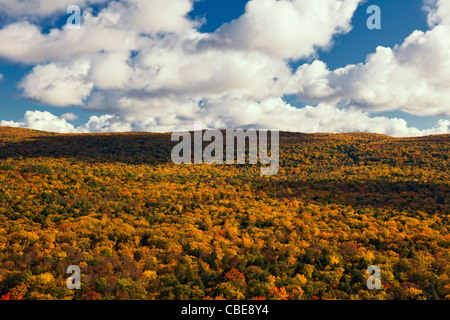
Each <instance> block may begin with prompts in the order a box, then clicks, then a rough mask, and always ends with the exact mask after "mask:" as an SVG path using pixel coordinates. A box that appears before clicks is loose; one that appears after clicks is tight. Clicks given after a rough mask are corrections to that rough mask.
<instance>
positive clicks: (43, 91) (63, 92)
mask: <svg viewBox="0 0 450 320" xmlns="http://www.w3.org/2000/svg"><path fill="white" fill-rule="evenodd" d="M90 68H91V65H90V62H89V61H87V60H79V61H75V62H73V63H71V64H69V65H62V66H61V65H58V64H54V63H50V64H47V65H44V66H40V65H39V66H36V67H34V68H33V70H32V72H31V73H30V74H28V75H27V76H26V77H25V78H24V79H23V81H22V83H21V87H23V89H24V95H25V97H27V98H30V99H34V100H36V101H39V102H43V103H46V104H50V105H55V106H69V105H81V104H83V99H85V98H86V97H87V96H88V95H89V94H90V92H91V90H92V89H93V87H94V84H93V83H92V82H89V81H87V75H88V73H89V71H90Z"/></svg>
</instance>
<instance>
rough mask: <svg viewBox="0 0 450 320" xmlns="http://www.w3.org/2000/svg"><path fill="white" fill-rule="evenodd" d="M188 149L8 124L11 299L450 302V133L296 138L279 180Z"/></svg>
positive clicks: (3, 253)
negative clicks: (71, 269)
mask: <svg viewBox="0 0 450 320" xmlns="http://www.w3.org/2000/svg"><path fill="white" fill-rule="evenodd" d="M172 147H173V143H172V142H171V141H170V135H169V134H150V133H130V134H89V135H58V134H51V133H45V132H38V131H33V130H23V129H15V128H0V297H1V299H3V300H14V299H16V300H20V299H92V300H97V299H278V300H285V299H309V300H312V299H427V300H430V299H450V250H449V248H450V234H449V219H450V215H449V214H450V200H449V199H450V198H449V197H448V195H449V194H450V192H449V191H450V186H449V181H450V172H449V165H450V159H449V151H450V136H448V135H442V136H431V137H423V138H406V139H394V138H390V137H387V136H381V135H374V134H341V135H331V134H313V135H305V134H297V133H281V135H280V171H279V173H278V174H277V175H275V176H261V175H260V170H259V169H260V168H259V165H212V166H210V165H179V166H177V165H174V164H172V163H171V161H170V152H171V148H172ZM69 265H77V266H79V267H80V268H81V272H82V278H81V280H82V287H81V290H74V291H71V290H68V289H67V287H66V279H67V277H68V275H67V274H66V269H67V267H68V266H69ZM370 265H377V266H379V267H380V268H381V271H382V288H381V290H368V289H367V286H366V280H367V278H368V277H369V276H370V275H369V274H368V273H367V272H366V270H367V267H368V266H370Z"/></svg>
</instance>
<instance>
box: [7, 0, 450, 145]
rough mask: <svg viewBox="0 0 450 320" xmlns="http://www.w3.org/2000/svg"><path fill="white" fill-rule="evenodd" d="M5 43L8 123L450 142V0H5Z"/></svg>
mask: <svg viewBox="0 0 450 320" xmlns="http://www.w3.org/2000/svg"><path fill="white" fill-rule="evenodd" d="M70 5H78V6H79V7H80V9H81V20H80V28H79V29H74V28H70V26H69V25H68V22H67V21H68V19H69V17H71V15H72V12H69V13H67V8H68V7H69V6H70ZM372 5H376V6H378V8H380V16H379V17H380V23H381V25H380V26H381V29H369V28H368V26H367V21H368V19H371V18H372V14H373V12H372V11H370V12H369V13H368V8H369V7H370V6H372ZM0 43H1V45H0V126H14V127H23V128H31V129H38V130H44V131H52V132H60V133H87V132H128V131H153V132H173V131H175V130H179V129H192V128H193V125H194V122H199V121H201V122H202V123H203V126H204V129H208V128H209V129H225V128H244V129H246V128H255V129H268V130H273V129H278V130H283V131H296V132H306V133H313V132H333V133H341V132H373V133H380V134H387V135H391V136H396V137H406V136H423V135H431V134H445V133H450V90H448V88H449V87H450V1H449V0H395V1H392V0H367V1H363V0H278V1H277V0H252V1H244V0H228V1H223V0H203V1H193V0H116V1H107V0H23V1H15V0H0Z"/></svg>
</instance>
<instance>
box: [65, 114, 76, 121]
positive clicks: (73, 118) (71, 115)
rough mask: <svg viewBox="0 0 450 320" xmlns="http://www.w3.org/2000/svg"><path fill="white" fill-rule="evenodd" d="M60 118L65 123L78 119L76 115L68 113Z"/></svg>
mask: <svg viewBox="0 0 450 320" xmlns="http://www.w3.org/2000/svg"><path fill="white" fill-rule="evenodd" d="M61 118H62V119H65V120H67V121H74V120H77V119H78V116H77V115H76V114H73V113H71V112H69V113H64V114H62V115H61Z"/></svg>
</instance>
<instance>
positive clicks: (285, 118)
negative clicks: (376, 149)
mask: <svg viewBox="0 0 450 320" xmlns="http://www.w3.org/2000/svg"><path fill="white" fill-rule="evenodd" d="M230 109H231V110H232V111H233V112H230ZM72 119H73V118H71V117H68V116H67V115H62V116H60V117H58V116H55V115H53V114H51V113H49V112H47V111H45V112H41V111H27V112H26V114H25V117H24V120H23V121H21V122H14V121H1V122H0V126H11V127H22V128H29V129H36V130H43V131H50V132H58V133H88V132H130V131H156V132H171V131H174V130H176V129H177V128H180V127H184V128H188V129H192V128H191V127H192V124H193V121H185V122H183V121H171V120H169V121H166V122H164V121H161V119H158V115H156V117H151V116H147V117H144V116H140V117H139V116H121V115H102V116H91V117H90V119H89V121H88V122H87V123H85V124H84V125H81V126H79V127H74V126H73V125H72V124H71V123H69V122H68V120H72ZM194 120H195V121H201V122H202V123H203V124H204V127H205V128H219V129H221V128H231V127H232V128H252V127H254V128H265V129H269V130H270V129H280V128H279V127H278V125H277V124H278V123H279V122H282V123H283V130H285V131H300V132H304V133H314V132H327V133H332V132H338V133H339V132H373V133H380V134H386V135H390V136H395V137H409V136H422V135H431V134H444V133H450V121H448V120H441V121H439V122H438V124H437V126H436V127H434V128H432V129H429V130H422V131H421V130H419V129H417V128H414V127H409V126H408V124H407V123H406V121H405V120H403V119H397V118H392V119H390V118H386V117H373V118H372V117H370V116H369V115H368V114H367V113H364V112H362V111H359V110H342V109H338V108H336V107H334V106H332V105H327V104H320V105H318V106H317V107H311V106H308V107H305V108H303V109H297V108H295V107H292V106H290V105H289V104H286V103H285V102H283V101H282V100H281V99H279V98H272V99H268V100H265V101H262V102H261V103H254V102H251V101H240V100H234V101H222V102H221V103H220V102H217V101H216V102H215V103H214V107H213V108H209V109H208V112H207V113H204V112H199V113H197V114H196V118H195V119H194ZM252 123H253V124H254V125H251V124H252Z"/></svg>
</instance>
